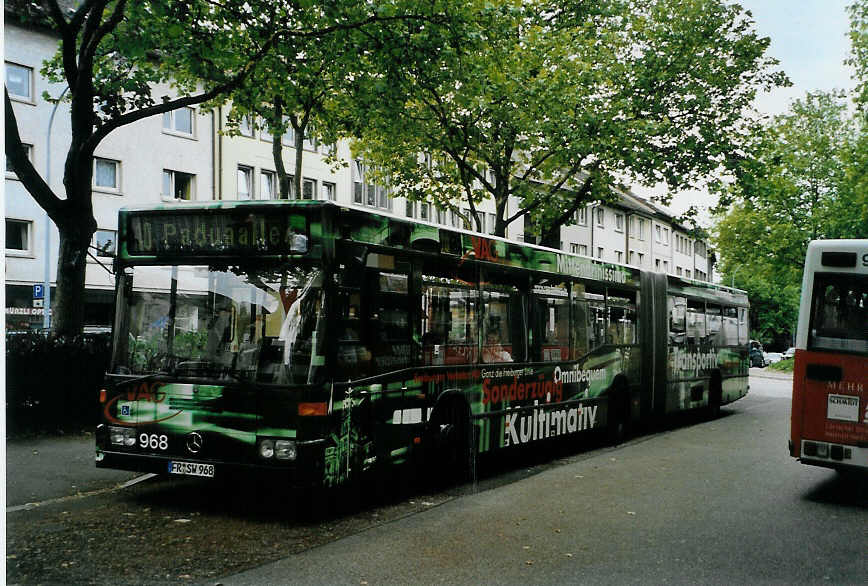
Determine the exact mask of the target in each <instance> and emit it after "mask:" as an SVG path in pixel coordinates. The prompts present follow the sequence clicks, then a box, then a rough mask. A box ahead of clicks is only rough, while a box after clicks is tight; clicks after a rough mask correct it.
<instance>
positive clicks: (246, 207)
mask: <svg viewBox="0 0 868 586" xmlns="http://www.w3.org/2000/svg"><path fill="white" fill-rule="evenodd" d="M118 229H119V249H118V256H117V258H116V264H115V268H116V279H117V284H116V289H117V303H116V316H115V321H114V333H113V335H114V338H113V357H112V361H111V367H110V372H109V373H108V374H107V379H106V381H107V383H106V386H105V388H104V389H102V390H101V391H100V402H101V405H100V410H101V413H102V416H101V424H100V425H99V427H98V430H97V434H96V463H97V466H100V467H110V468H121V469H129V470H140V471H148V472H156V473H162V474H170V475H171V474H175V475H193V476H202V477H212V478H219V477H221V476H224V475H234V474H237V473H241V474H246V473H252V472H258V473H269V472H271V473H274V474H277V475H279V477H281V478H285V479H286V481H287V482H289V483H291V484H293V485H301V486H307V487H314V488H315V487H317V486H319V487H330V486H337V485H342V484H344V483H346V482H347V481H349V480H352V479H355V478H358V477H359V474H360V473H363V472H368V471H369V472H373V473H376V472H377V471H378V470H382V469H384V468H386V467H391V466H394V465H401V464H420V463H424V465H425V470H438V471H440V472H441V473H442V474H444V475H449V476H451V475H453V474H455V475H464V478H468V477H469V476H468V475H467V474H468V473H469V472H470V471H471V470H472V467H473V465H474V462H475V458H476V457H477V455H479V454H485V453H488V452H493V451H496V450H515V449H519V448H521V447H522V446H527V447H529V449H536V448H539V449H546V446H548V445H550V442H548V441H547V440H551V439H554V438H561V439H563V440H565V441H570V442H575V444H576V446H579V445H581V443H582V442H585V441H588V439H589V438H590V435H591V434H593V433H594V432H597V435H598V436H601V435H602V434H606V433H608V434H609V435H610V436H611V437H610V439H611V440H613V441H620V438H622V437H623V436H624V434H625V433H627V432H628V431H629V429H630V427H631V426H632V425H635V424H636V423H638V422H642V421H646V420H648V419H651V418H657V417H661V416H665V415H667V414H673V413H677V412H682V411H686V410H708V411H709V412H712V413H716V412H717V411H718V410H719V408H720V406H721V405H723V404H726V403H729V402H731V401H734V400H736V399H738V398H740V397H743V396H744V395H745V394H746V393H747V390H748V384H747V381H748V327H747V310H748V300H747V297H746V295H745V293H744V292H743V291H739V290H735V289H730V288H727V287H722V286H717V285H712V284H710V283H704V282H698V281H691V280H686V279H681V278H678V277H674V276H671V275H669V276H667V275H664V274H659V273H652V272H645V271H640V270H638V269H636V268H632V267H628V266H622V265H618V264H610V263H604V262H600V261H599V260H596V259H591V258H586V257H582V256H576V255H571V254H566V253H564V252H561V251H558V250H551V249H547V248H543V247H538V246H532V245H526V244H521V243H516V242H510V241H507V240H505V239H501V238H495V237H487V236H482V235H479V234H474V233H471V232H469V231H461V230H454V229H447V228H444V227H442V226H438V225H434V224H427V223H414V222H408V221H403V220H400V219H397V218H394V217H391V216H386V215H378V214H375V213H371V212H369V211H364V210H361V209H357V208H351V207H342V206H339V205H336V204H334V203H329V202H305V201H270V202H232V203H226V202H212V203H202V204H185V205H177V206H174V205H173V206H171V207H168V206H164V207H159V208H153V209H142V210H122V211H121V212H120V215H119V226H118ZM603 437H605V436H603ZM583 438H585V439H583ZM435 477H437V476H436V475H435Z"/></svg>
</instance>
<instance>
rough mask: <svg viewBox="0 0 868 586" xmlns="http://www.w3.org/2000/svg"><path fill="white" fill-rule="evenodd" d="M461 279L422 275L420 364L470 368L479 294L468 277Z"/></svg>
mask: <svg viewBox="0 0 868 586" xmlns="http://www.w3.org/2000/svg"><path fill="white" fill-rule="evenodd" d="M460 276H461V277H464V278H461V279H454V278H451V277H446V276H442V277H441V276H437V273H436V272H434V271H433V270H431V271H425V273H424V274H423V275H422V303H421V306H422V316H421V317H422V327H421V332H422V340H421V341H422V364H423V365H426V366H427V365H439V364H456V365H457V364H473V363H475V362H476V360H477V355H478V345H479V339H478V329H477V321H478V319H477V313H478V306H479V291H478V290H477V288H476V283H475V281H476V279H475V277H474V276H473V275H472V273H470V271H468V272H467V274H464V275H460Z"/></svg>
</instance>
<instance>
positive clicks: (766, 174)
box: [714, 92, 868, 345]
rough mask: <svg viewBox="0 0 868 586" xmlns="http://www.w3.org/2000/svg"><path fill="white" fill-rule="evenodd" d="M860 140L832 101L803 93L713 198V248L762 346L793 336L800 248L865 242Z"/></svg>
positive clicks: (867, 200)
mask: <svg viewBox="0 0 868 586" xmlns="http://www.w3.org/2000/svg"><path fill="white" fill-rule="evenodd" d="M865 140H866V136H865V132H864V127H863V126H862V125H861V124H860V121H859V118H858V117H857V118H854V117H852V116H850V115H849V114H848V112H847V107H846V102H845V101H844V96H843V95H842V94H840V93H838V92H832V93H822V92H816V93H808V94H807V95H806V96H805V97H804V98H803V99H800V100H796V101H795V102H794V103H793V105H792V106H791V108H790V111H789V112H787V113H786V114H784V115H781V116H777V117H775V118H774V119H773V120H772V121H770V122H769V123H768V124H767V125H765V126H764V127H762V128H761V129H760V130H759V131H758V132H757V133H756V135H755V137H754V139H753V143H752V146H751V149H750V151H749V156H748V157H745V158H744V159H743V160H742V163H741V166H740V168H739V172H738V175H737V180H736V181H735V182H734V183H733V184H732V185H730V186H729V187H728V189H727V190H726V191H725V192H723V193H722V194H721V198H720V209H719V210H718V216H717V221H716V226H715V237H714V243H715V247H716V249H717V251H718V253H719V255H720V258H721V263H720V271H721V274H722V275H723V279H724V282H731V281H732V280H733V278H734V282H735V284H736V285H737V286H740V287H743V288H745V289H746V290H747V291H748V293H749V296H750V299H751V304H752V310H751V314H752V327H753V328H754V329H755V330H756V335H757V337H758V338H759V339H760V340H761V341H762V342H763V343H766V344H770V343H773V341H777V344H776V345H787V343H788V341H789V340H790V339H791V334H792V333H793V332H794V328H795V324H796V318H797V313H798V302H799V295H800V289H801V278H802V267H803V264H804V259H805V251H806V249H807V245H808V242H810V241H811V240H814V239H818V238H859V237H865V235H866V234H868V213H866V211H868V195H866V191H865V190H864V189H862V187H863V186H864V183H865V177H866V175H865V164H866V161H868V158H866V157H865V150H864V149H865Z"/></svg>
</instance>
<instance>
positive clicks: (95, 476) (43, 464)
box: [6, 434, 139, 508]
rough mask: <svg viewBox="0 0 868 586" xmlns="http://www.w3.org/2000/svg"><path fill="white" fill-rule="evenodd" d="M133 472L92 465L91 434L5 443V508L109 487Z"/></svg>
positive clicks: (130, 476)
mask: <svg viewBox="0 0 868 586" xmlns="http://www.w3.org/2000/svg"><path fill="white" fill-rule="evenodd" d="M138 475H139V474H138V473H136V472H126V471H123V470H105V469H101V468H97V467H96V465H95V464H94V439H93V435H92V434H81V435H68V436H44V437H39V438H23V439H11V440H6V507H7V508H8V507H15V506H21V505H26V504H27V503H38V502H42V501H45V500H50V499H57V498H62V497H67V496H73V495H76V494H79V493H86V492H90V491H93V490H99V489H104V488H110V487H113V486H116V485H118V484H121V483H123V482H126V481H127V480H130V479H131V478H135V477H136V476H138Z"/></svg>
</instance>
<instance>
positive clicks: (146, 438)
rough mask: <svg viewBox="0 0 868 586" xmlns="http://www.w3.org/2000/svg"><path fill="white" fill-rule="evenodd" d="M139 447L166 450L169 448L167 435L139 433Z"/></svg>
mask: <svg viewBox="0 0 868 586" xmlns="http://www.w3.org/2000/svg"><path fill="white" fill-rule="evenodd" d="M139 447H140V448H142V449H145V448H151V449H152V450H167V449H168V448H169V437H168V436H165V435H157V434H155V433H152V434H150V435H148V434H146V433H143V434H141V435H139Z"/></svg>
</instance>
